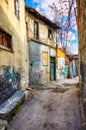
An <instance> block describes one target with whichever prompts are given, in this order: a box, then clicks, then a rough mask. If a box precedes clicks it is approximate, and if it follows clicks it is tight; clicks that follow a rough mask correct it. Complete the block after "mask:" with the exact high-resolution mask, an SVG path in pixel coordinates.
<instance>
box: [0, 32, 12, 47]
mask: <svg viewBox="0 0 86 130" xmlns="http://www.w3.org/2000/svg"><path fill="white" fill-rule="evenodd" d="M11 41H12V37H11V35H9V34H8V33H6V32H5V31H3V30H1V29H0V45H2V46H4V47H7V48H9V49H12V48H11Z"/></svg>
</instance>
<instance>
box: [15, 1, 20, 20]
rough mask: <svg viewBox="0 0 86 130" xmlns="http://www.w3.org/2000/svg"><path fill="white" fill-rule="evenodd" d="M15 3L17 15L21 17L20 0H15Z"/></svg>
mask: <svg viewBox="0 0 86 130" xmlns="http://www.w3.org/2000/svg"><path fill="white" fill-rule="evenodd" d="M14 5H15V15H16V17H17V18H18V19H19V0H14Z"/></svg>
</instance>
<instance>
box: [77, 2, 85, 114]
mask: <svg viewBox="0 0 86 130" xmlns="http://www.w3.org/2000/svg"><path fill="white" fill-rule="evenodd" d="M77 3H78V16H77V24H78V34H79V55H80V85H81V94H82V101H83V106H84V112H85V116H86V0H77Z"/></svg>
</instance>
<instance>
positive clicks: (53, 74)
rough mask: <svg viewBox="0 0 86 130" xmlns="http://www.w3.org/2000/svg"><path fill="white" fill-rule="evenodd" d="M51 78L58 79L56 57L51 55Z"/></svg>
mask: <svg viewBox="0 0 86 130" xmlns="http://www.w3.org/2000/svg"><path fill="white" fill-rule="evenodd" d="M50 80H51V81H53V80H56V58H55V57H50Z"/></svg>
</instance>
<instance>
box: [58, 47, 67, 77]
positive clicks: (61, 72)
mask: <svg viewBox="0 0 86 130" xmlns="http://www.w3.org/2000/svg"><path fill="white" fill-rule="evenodd" d="M65 59H66V53H65V51H63V50H62V49H61V48H57V58H56V60H57V66H56V78H57V79H64V78H65V75H64V69H65Z"/></svg>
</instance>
